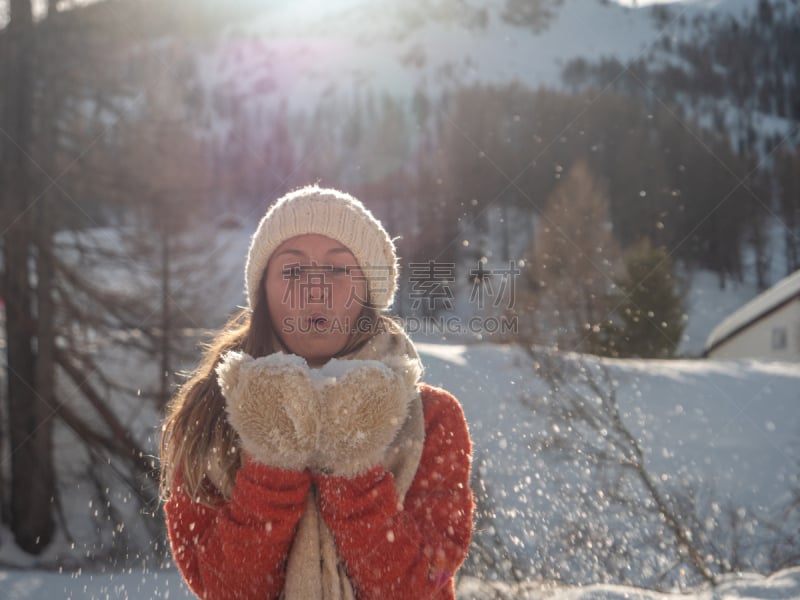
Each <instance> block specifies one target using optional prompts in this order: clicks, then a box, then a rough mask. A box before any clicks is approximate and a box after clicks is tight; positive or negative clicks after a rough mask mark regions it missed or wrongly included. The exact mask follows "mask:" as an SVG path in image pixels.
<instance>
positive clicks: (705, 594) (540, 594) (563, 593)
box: [0, 567, 800, 600]
mask: <svg viewBox="0 0 800 600" xmlns="http://www.w3.org/2000/svg"><path fill="white" fill-rule="evenodd" d="M0 594H2V596H1V597H2V598H3V599H4V600H34V599H35V600H56V599H59V600H60V599H61V598H63V599H64V600H112V599H118V600H156V599H163V600H167V599H176V598H194V596H193V595H192V594H191V593H190V592H189V591H188V590H187V589H186V587H185V586H184V585H183V583H182V582H181V580H180V577H179V576H178V574H177V573H175V572H173V571H157V572H152V573H118V574H113V575H88V574H84V575H70V576H66V575H58V574H53V573H44V572H34V573H27V572H8V571H0ZM457 597H458V598H459V599H460V600H489V599H491V600H544V599H548V600H666V599H668V598H673V599H675V598H679V599H680V600H725V599H734V598H736V599H737V600H780V599H784V600H788V599H790V598H800V567H796V568H794V569H787V570H785V571H781V572H779V573H775V574H773V575H771V576H769V577H763V576H761V575H749V574H746V575H740V576H731V577H729V578H726V580H725V581H724V582H723V583H721V584H720V585H719V586H717V587H716V588H714V589H701V590H698V591H696V592H692V593H687V594H680V595H677V594H662V593H657V592H652V591H649V590H642V589H636V588H630V587H623V586H614V585H590V586H584V587H556V586H552V585H543V584H539V583H521V584H507V583H493V584H491V583H486V582H482V581H480V580H477V579H474V578H471V577H467V578H463V579H462V580H461V581H460V583H459V586H458V594H457Z"/></svg>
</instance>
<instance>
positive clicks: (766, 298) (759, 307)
mask: <svg viewBox="0 0 800 600" xmlns="http://www.w3.org/2000/svg"><path fill="white" fill-rule="evenodd" d="M798 297H800V270H797V271H795V272H794V273H792V274H791V275H789V276H788V277H784V278H783V279H781V280H780V281H779V282H778V283H776V284H775V285H773V286H772V287H771V288H769V289H768V290H765V291H763V292H762V293H760V294H759V295H758V296H756V297H755V298H753V299H752V300H750V302H748V303H747V304H745V305H744V306H742V307H741V308H740V309H739V310H737V311H735V312H733V313H732V314H730V315H728V316H727V317H725V319H723V320H722V322H721V323H720V324H719V325H717V326H716V327H715V328H714V329H713V330H711V333H710V334H709V335H708V339H706V347H705V353H706V354H708V353H709V352H710V351H711V350H713V349H714V348H716V347H717V346H719V345H720V344H722V343H723V342H724V341H726V340H728V339H729V338H731V337H733V336H734V335H736V334H737V333H739V332H740V331H741V330H742V329H745V328H746V327H747V326H749V325H750V324H751V323H753V322H755V321H758V320H759V319H760V318H761V317H764V316H766V315H767V314H769V313H771V312H772V311H774V310H776V309H777V308H780V307H781V306H783V305H784V304H786V303H787V302H789V301H790V300H792V299H794V298H798Z"/></svg>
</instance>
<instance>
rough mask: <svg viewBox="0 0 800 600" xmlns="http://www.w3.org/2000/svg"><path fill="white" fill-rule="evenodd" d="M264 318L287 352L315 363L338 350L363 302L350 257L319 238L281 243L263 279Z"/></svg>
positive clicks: (361, 286) (359, 273) (341, 248)
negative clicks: (264, 296)
mask: <svg viewBox="0 0 800 600" xmlns="http://www.w3.org/2000/svg"><path fill="white" fill-rule="evenodd" d="M264 285H265V287H266V294H267V305H268V306H269V316H270V319H271V320H272V324H273V327H274V328H275V331H276V333H277V334H278V336H279V337H280V339H281V341H282V342H283V344H284V345H285V346H286V348H287V349H288V350H289V352H291V353H292V354H297V355H298V356H302V357H303V358H305V359H306V360H307V361H308V363H309V364H310V365H320V364H323V363H324V362H325V361H327V360H328V359H329V358H330V357H332V356H333V355H334V354H336V353H337V352H339V351H340V350H342V348H344V346H345V345H346V344H347V341H348V339H349V338H350V332H351V331H352V330H353V329H355V328H356V320H357V319H358V316H359V315H360V314H361V309H362V308H363V305H364V304H366V302H367V282H366V279H365V277H364V276H363V273H362V271H361V269H360V268H359V267H358V263H357V262H356V259H355V256H353V253H352V252H350V250H348V249H347V248H346V247H345V246H343V245H342V244H340V243H339V242H337V241H336V240H333V239H331V238H329V237H326V236H324V235H318V234H304V235H299V236H297V237H293V238H290V239H288V240H286V241H285V242H283V243H282V244H281V245H280V246H278V248H277V249H276V250H275V252H274V253H273V254H272V256H271V257H270V260H269V263H268V264H267V274H266V278H265V280H264Z"/></svg>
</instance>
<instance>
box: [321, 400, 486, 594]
mask: <svg viewBox="0 0 800 600" xmlns="http://www.w3.org/2000/svg"><path fill="white" fill-rule="evenodd" d="M422 398H423V409H424V413H425V444H424V447H423V451H422V457H421V459H420V465H419V468H418V469H417V473H416V475H415V477H414V481H413V482H412V484H411V487H410V489H409V491H408V493H407V494H406V497H405V501H404V502H403V504H402V505H400V503H399V499H398V495H397V491H396V488H395V485H394V477H393V476H392V474H391V473H388V472H387V471H385V470H384V469H383V468H382V467H380V466H378V467H374V468H372V469H371V470H369V471H368V472H366V473H364V474H362V475H359V476H357V477H354V478H352V479H348V478H345V477H339V476H335V475H314V477H315V483H316V485H317V487H318V490H319V498H320V512H321V514H322V517H323V519H324V520H325V522H326V523H327V525H328V527H329V528H330V529H331V531H332V532H333V535H334V538H335V540H336V545H337V548H338V551H339V555H340V557H341V559H342V561H343V562H344V564H345V567H346V569H347V572H348V575H349V576H350V580H351V582H352V583H353V586H354V588H355V590H356V593H357V596H358V598H359V599H360V600H365V599H369V598H380V599H381V600H389V599H391V598H419V599H425V598H436V599H439V598H453V597H454V590H453V576H454V574H455V572H456V570H457V569H458V567H459V566H460V565H461V563H462V562H463V561H464V558H465V557H466V554H467V551H468V549H469V543H470V539H471V536H472V510H473V499H472V492H471V490H470V488H469V474H470V460H471V442H470V439H469V433H468V430H467V424H466V421H465V420H464V413H463V411H462V410H461V406H460V405H459V404H458V402H457V401H456V399H455V398H454V397H453V396H452V395H450V394H449V393H448V392H446V391H444V390H441V389H437V388H433V387H430V386H423V389H422Z"/></svg>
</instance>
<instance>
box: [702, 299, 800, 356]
mask: <svg viewBox="0 0 800 600" xmlns="http://www.w3.org/2000/svg"><path fill="white" fill-rule="evenodd" d="M708 356H709V358H765V359H771V360H784V361H796V362H800V298H795V299H794V300H792V301H791V302H787V303H786V304H784V305H783V306H781V307H780V308H779V309H778V310H776V311H775V312H773V313H770V314H769V315H767V316H766V317H763V318H762V319H759V320H758V321H756V322H754V323H752V324H751V325H750V326H749V327H747V328H745V329H743V330H742V331H740V332H739V333H737V334H736V335H734V336H733V337H731V338H729V339H727V340H725V342H723V343H722V344H720V345H719V346H717V347H716V348H714V349H713V350H712V351H711V352H709V354H708Z"/></svg>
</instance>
